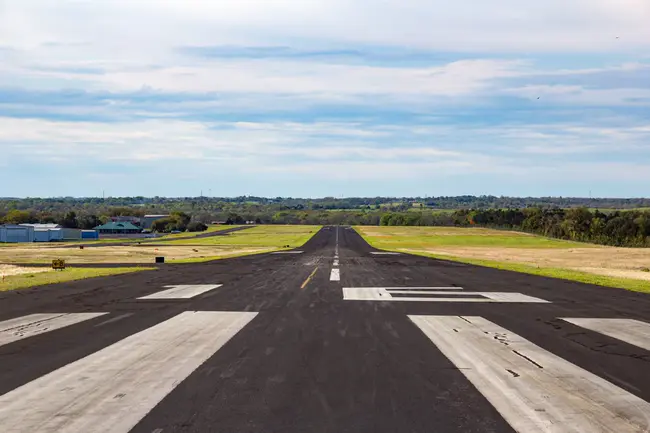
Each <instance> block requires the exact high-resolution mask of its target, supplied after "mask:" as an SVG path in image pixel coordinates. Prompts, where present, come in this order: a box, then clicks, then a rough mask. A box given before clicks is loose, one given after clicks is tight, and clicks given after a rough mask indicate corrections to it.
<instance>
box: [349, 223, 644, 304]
mask: <svg viewBox="0 0 650 433" xmlns="http://www.w3.org/2000/svg"><path fill="white" fill-rule="evenodd" d="M356 230H357V232H359V233H360V234H361V235H362V236H363V237H364V238H365V239H366V240H367V241H368V242H369V243H370V244H371V245H372V246H374V247H375V248H379V249H383V250H389V251H404V250H413V251H409V252H410V253H411V254H416V255H421V256H424V257H431V258H436V259H441V260H451V261H456V262H462V263H468V264H473V265H478V266H486V267H490V268H496V269H503V270H508V271H515V272H521V273H525V274H532V275H540V276H545V277H552V278H560V279H564V280H571V281H578V282H582V283H588V284H595V285H599V286H606V287H615V288H621V289H626V290H632V291H636V292H644V293H650V281H647V280H642V279H633V278H622V277H612V276H603V275H597V274H593V273H588V272H581V271H578V270H573V269H563V268H558V267H548V266H541V267H540V266H534V265H531V264H527V263H517V260H516V259H513V261H507V262H505V261H495V260H485V259H478V258H473V257H463V256H462V255H454V251H455V252H457V254H462V253H465V254H471V250H472V247H482V248H486V247H488V248H489V247H494V248H495V249H503V248H509V249H511V251H513V253H514V257H521V256H518V254H521V252H518V251H517V249H522V251H523V250H524V249H526V250H529V249H531V248H532V249H549V250H555V251H558V252H560V249H572V248H598V247H597V246H595V245H590V244H582V243H576V242H566V241H560V240H556V239H548V238H543V237H540V236H532V235H527V234H522V233H516V232H505V231H497V230H490V229H479V228H447V227H356ZM435 248H439V249H442V250H444V248H448V250H447V251H448V252H450V253H448V254H437V253H430V252H427V251H423V250H427V249H431V250H433V249H435ZM454 248H456V249H455V250H454ZM418 250H419V251H418Z"/></svg>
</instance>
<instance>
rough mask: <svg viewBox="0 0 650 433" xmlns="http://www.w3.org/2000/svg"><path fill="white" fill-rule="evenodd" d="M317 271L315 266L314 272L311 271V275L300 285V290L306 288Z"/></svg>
mask: <svg viewBox="0 0 650 433" xmlns="http://www.w3.org/2000/svg"><path fill="white" fill-rule="evenodd" d="M317 271H318V266H316V269H314V271H313V272H312V273H311V274H309V276H308V277H307V279H306V280H305V282H304V283H302V286H300V288H301V289H304V288H305V287H307V284H309V282H310V281H311V279H312V278H314V275H316V272H317Z"/></svg>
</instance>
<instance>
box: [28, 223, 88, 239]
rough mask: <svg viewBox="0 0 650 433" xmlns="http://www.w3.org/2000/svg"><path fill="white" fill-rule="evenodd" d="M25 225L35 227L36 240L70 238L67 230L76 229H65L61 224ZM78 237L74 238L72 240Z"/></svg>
mask: <svg viewBox="0 0 650 433" xmlns="http://www.w3.org/2000/svg"><path fill="white" fill-rule="evenodd" d="M21 226H23V227H33V228H34V242H55V241H63V240H68V238H66V231H67V230H74V229H64V228H63V227H62V226H61V225H59V224H53V223H52V224H21ZM73 239H77V238H72V239H70V240H73Z"/></svg>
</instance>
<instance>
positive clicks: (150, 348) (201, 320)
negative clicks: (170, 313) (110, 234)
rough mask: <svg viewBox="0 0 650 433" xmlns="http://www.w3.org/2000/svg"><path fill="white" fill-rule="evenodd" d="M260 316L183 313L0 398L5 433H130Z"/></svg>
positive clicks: (0, 414)
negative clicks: (162, 401)
mask: <svg viewBox="0 0 650 433" xmlns="http://www.w3.org/2000/svg"><path fill="white" fill-rule="evenodd" d="M256 315H257V313H248V312H215V311H210V312H185V313H181V314H179V315H178V316H175V317H173V318H171V319H169V320H167V321H165V322H163V323H160V324H158V325H156V326H153V327H151V328H148V329H146V330H144V331H142V332H139V333H137V334H134V335H131V336H130V337H127V338H125V339H124V340H121V341H119V342H117V343H115V344H113V345H111V346H109V347H106V348H105V349H102V350H100V351H99V352H96V353H94V354H92V355H89V356H87V357H85V358H82V359H80V360H79V361H76V362H73V363H71V364H68V365H66V366H65V367H62V368H60V369H58V370H55V371H53V372H52V373H49V374H47V375H45V376H42V377H40V378H38V379H36V380H34V381H32V382H29V383H28V384H26V385H24V386H21V387H19V388H16V389H14V390H13V391H10V392H8V393H7V394H4V395H2V396H0V426H2V428H1V430H2V431H3V432H39V433H54V432H60V431H65V432H66V433H88V432H108V431H110V432H114V433H127V432H129V431H130V430H131V429H132V428H133V427H134V426H135V425H136V424H137V423H138V422H140V420H141V419H142V418H143V417H144V416H145V415H147V413H149V412H150V411H151V410H152V409H153V408H154V407H155V406H156V405H157V404H158V403H159V402H160V401H161V400H162V399H163V398H165V396H166V395H167V394H169V393H170V392H171V391H172V390H174V388H176V386H178V384H180V383H181V382H182V381H183V380H185V379H186V378H187V377H188V376H189V375H190V374H192V372H193V371H194V370H195V369H196V368H198V367H199V366H200V365H201V364H203V363H204V362H205V361H206V360H207V359H208V358H210V357H211V356H212V355H214V353H216V352H217V351H218V350H219V349H220V348H221V347H222V346H223V345H224V344H225V343H226V342H228V341H229V340H230V339H231V338H232V337H233V336H234V335H235V334H237V333H238V332H239V331H240V330H241V329H242V328H243V327H244V326H246V325H247V324H248V323H250V321H251V320H253V318H255V316H256Z"/></svg>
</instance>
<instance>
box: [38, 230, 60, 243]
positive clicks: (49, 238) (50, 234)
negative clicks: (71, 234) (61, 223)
mask: <svg viewBox="0 0 650 433" xmlns="http://www.w3.org/2000/svg"><path fill="white" fill-rule="evenodd" d="M62 240H63V229H35V230H34V242H56V241H62Z"/></svg>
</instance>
